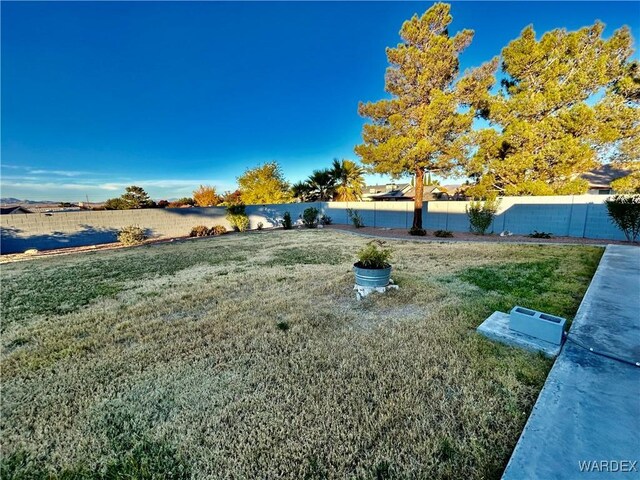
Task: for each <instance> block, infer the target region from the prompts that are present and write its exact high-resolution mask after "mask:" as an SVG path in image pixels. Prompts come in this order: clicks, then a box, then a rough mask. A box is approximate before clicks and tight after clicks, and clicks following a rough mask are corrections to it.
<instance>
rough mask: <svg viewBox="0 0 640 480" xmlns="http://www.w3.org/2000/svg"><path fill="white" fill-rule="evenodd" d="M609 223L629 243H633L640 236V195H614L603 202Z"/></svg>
mask: <svg viewBox="0 0 640 480" xmlns="http://www.w3.org/2000/svg"><path fill="white" fill-rule="evenodd" d="M605 205H606V206H607V212H608V213H609V217H611V221H612V222H613V223H614V224H615V225H616V226H617V227H618V228H619V229H620V230H622V233H624V236H625V237H626V238H627V241H629V242H635V241H636V240H637V239H638V235H639V234H640V194H634V195H614V196H613V197H611V198H609V199H607V200H606V201H605Z"/></svg>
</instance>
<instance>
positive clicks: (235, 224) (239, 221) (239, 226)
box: [227, 215, 249, 232]
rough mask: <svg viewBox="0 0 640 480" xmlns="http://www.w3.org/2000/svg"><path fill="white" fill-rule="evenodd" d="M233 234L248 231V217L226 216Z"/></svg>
mask: <svg viewBox="0 0 640 480" xmlns="http://www.w3.org/2000/svg"><path fill="white" fill-rule="evenodd" d="M227 220H228V221H229V223H230V224H231V227H232V228H233V231H234V232H244V231H246V230H248V229H249V217H247V216H246V215H227Z"/></svg>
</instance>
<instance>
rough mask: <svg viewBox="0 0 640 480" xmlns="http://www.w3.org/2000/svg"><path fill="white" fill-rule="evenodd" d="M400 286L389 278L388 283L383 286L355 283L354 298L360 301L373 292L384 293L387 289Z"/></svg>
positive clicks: (396, 288) (394, 288)
mask: <svg viewBox="0 0 640 480" xmlns="http://www.w3.org/2000/svg"><path fill="white" fill-rule="evenodd" d="M399 288H400V287H399V286H398V285H396V284H394V283H393V280H389V284H388V285H387V286H385V287H363V286H362V285H358V284H355V285H354V286H353V289H354V290H355V291H356V300H358V301H360V300H362V299H363V298H364V297H366V296H368V295H371V294H372V293H374V292H377V293H384V292H387V291H389V290H398V289H399Z"/></svg>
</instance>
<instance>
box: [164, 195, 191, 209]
mask: <svg viewBox="0 0 640 480" xmlns="http://www.w3.org/2000/svg"><path fill="white" fill-rule="evenodd" d="M195 204H196V202H194V201H193V198H190V197H182V198H179V199H178V200H175V201H173V202H170V203H169V205H167V208H180V207H186V206H190V207H193V206H194V205H195Z"/></svg>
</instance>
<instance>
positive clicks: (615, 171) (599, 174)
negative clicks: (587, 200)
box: [580, 164, 631, 195]
mask: <svg viewBox="0 0 640 480" xmlns="http://www.w3.org/2000/svg"><path fill="white" fill-rule="evenodd" d="M630 173H631V172H629V171H628V170H622V169H619V168H615V167H613V166H612V165H609V164H607V165H602V166H600V167H598V168H594V169H593V170H591V171H590V172H587V173H583V174H582V175H580V178H583V179H584V180H586V181H587V182H589V191H588V192H587V193H589V194H593V195H611V194H613V193H615V192H614V191H613V188H611V182H613V181H614V180H617V179H618V178H622V177H626V176H627V175H629V174H630Z"/></svg>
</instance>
